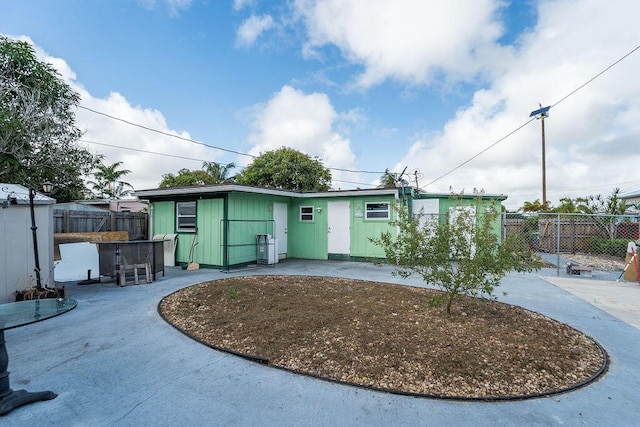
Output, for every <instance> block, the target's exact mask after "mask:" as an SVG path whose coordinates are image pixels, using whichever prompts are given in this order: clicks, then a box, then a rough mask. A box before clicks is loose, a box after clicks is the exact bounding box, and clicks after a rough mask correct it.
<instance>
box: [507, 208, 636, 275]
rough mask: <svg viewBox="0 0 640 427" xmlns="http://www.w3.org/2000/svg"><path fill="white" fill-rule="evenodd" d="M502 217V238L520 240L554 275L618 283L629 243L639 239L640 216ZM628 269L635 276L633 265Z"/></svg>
mask: <svg viewBox="0 0 640 427" xmlns="http://www.w3.org/2000/svg"><path fill="white" fill-rule="evenodd" d="M503 215H504V217H503V221H502V226H503V236H507V235H518V236H521V237H522V238H523V239H524V241H525V242H526V243H527V244H528V245H529V247H530V248H531V249H533V250H534V251H535V252H536V253H537V254H538V255H539V256H540V257H541V258H542V259H543V260H544V261H545V262H546V263H547V266H548V267H550V268H555V269H556V274H557V275H586V276H590V277H594V278H598V279H603V280H618V279H620V278H622V277H623V271H624V269H625V267H626V266H627V265H628V264H629V259H628V258H629V256H628V255H627V248H628V244H629V242H631V241H637V240H638V239H639V238H640V214H636V215H586V214H563V213H535V214H528V213H525V214H521V213H505V214H503ZM628 268H632V269H633V272H634V273H635V268H636V267H635V265H632V266H631V267H628ZM624 277H625V278H626V275H625V276H624Z"/></svg>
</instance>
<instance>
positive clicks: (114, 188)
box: [89, 162, 133, 199]
mask: <svg viewBox="0 0 640 427" xmlns="http://www.w3.org/2000/svg"><path fill="white" fill-rule="evenodd" d="M120 165H122V162H115V163H113V164H111V165H105V164H104V163H102V162H100V163H99V164H98V165H97V166H96V169H95V172H94V173H93V176H94V178H95V181H90V182H89V184H91V185H92V188H93V190H94V191H95V192H96V193H97V194H98V195H99V196H100V197H101V198H103V199H105V198H110V199H119V198H121V197H124V196H127V195H129V194H130V193H131V190H132V189H133V186H132V185H131V184H129V183H128V182H125V181H123V180H122V177H123V176H125V175H127V174H128V173H131V171H130V170H129V169H121V170H118V168H119V167H120ZM127 187H128V188H130V189H131V190H129V189H126V188H127Z"/></svg>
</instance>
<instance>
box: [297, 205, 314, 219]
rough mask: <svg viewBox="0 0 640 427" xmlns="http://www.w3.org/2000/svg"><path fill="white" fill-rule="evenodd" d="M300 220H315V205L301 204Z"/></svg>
mask: <svg viewBox="0 0 640 427" xmlns="http://www.w3.org/2000/svg"><path fill="white" fill-rule="evenodd" d="M300 221H303V222H313V206H300Z"/></svg>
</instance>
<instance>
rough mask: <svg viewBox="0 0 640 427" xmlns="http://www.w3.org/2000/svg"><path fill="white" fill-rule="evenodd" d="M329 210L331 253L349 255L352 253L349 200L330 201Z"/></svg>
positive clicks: (329, 245) (328, 222)
mask: <svg viewBox="0 0 640 427" xmlns="http://www.w3.org/2000/svg"><path fill="white" fill-rule="evenodd" d="M327 210H328V212H329V213H328V215H327V225H328V230H327V231H328V233H329V235H328V250H329V253H330V254H344V255H349V254H350V253H351V232H350V230H349V225H350V224H351V221H350V219H351V217H350V213H349V202H329V203H328V209H327Z"/></svg>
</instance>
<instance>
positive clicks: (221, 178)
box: [202, 162, 236, 184]
mask: <svg viewBox="0 0 640 427" xmlns="http://www.w3.org/2000/svg"><path fill="white" fill-rule="evenodd" d="M235 168H236V164H235V163H227V164H226V165H223V164H220V163H216V162H204V163H203V164H202V169H203V170H204V171H205V172H206V173H208V174H209V176H211V178H213V180H214V181H215V182H214V183H215V184H224V183H228V182H233V179H234V178H233V177H230V176H229V173H230V172H231V171H232V170H233V169H235Z"/></svg>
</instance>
